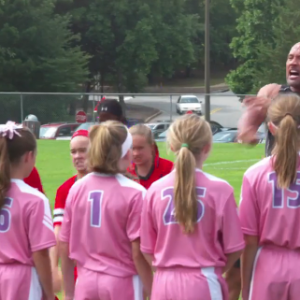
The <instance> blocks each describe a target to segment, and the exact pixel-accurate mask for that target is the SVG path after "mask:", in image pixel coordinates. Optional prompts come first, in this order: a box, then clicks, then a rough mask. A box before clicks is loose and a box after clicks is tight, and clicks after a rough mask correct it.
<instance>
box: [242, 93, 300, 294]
mask: <svg viewBox="0 0 300 300" xmlns="http://www.w3.org/2000/svg"><path fill="white" fill-rule="evenodd" d="M268 121H269V122H268V127H269V129H270V132H271V133H272V134H273V135H274V137H275V148H274V150H273V152H272V156H271V157H268V158H265V159H263V160H262V161H260V162H258V163H257V164H255V165H253V166H252V167H250V168H249V169H248V170H247V171H246V173H245V174H244V178H243V185H242V195H241V202H240V219H241V224H242V230H243V232H244V236H245V242H246V248H245V252H244V254H243V255H242V296H243V300H263V299H267V300H269V299H270V300H271V299H272V300H298V299H299V298H300V270H299V266H300V234H299V229H298V228H299V224H300V164H299V150H300V97H299V96H297V95H293V94H290V95H282V96H279V97H278V98H277V99H275V100H273V102H272V103H271V106H270V108H269V110H268Z"/></svg>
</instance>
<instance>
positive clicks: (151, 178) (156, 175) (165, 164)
mask: <svg viewBox="0 0 300 300" xmlns="http://www.w3.org/2000/svg"><path fill="white" fill-rule="evenodd" d="M173 166H174V164H173V162H171V161H169V160H167V159H164V158H161V157H159V153H158V148H157V146H156V151H155V157H154V163H153V166H152V168H151V170H150V172H149V174H148V175H147V176H146V177H141V176H138V174H137V172H136V165H135V164H134V163H132V164H131V166H130V167H129V168H128V170H127V171H128V172H129V173H130V174H131V175H133V176H135V177H138V178H139V183H140V184H141V185H142V186H143V187H144V188H145V189H148V188H149V187H150V186H151V184H152V183H153V182H155V181H156V180H158V179H160V178H162V177H164V176H166V175H168V174H169V173H170V172H171V171H172V169H173Z"/></svg>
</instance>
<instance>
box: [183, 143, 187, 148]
mask: <svg viewBox="0 0 300 300" xmlns="http://www.w3.org/2000/svg"><path fill="white" fill-rule="evenodd" d="M181 148H189V145H188V144H185V143H183V144H181Z"/></svg>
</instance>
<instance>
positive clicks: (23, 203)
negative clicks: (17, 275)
mask: <svg viewBox="0 0 300 300" xmlns="http://www.w3.org/2000/svg"><path fill="white" fill-rule="evenodd" d="M0 240H1V246H0V264H10V263H20V264H25V265H33V261H32V252H36V251H39V250H42V249H47V248H50V247H52V246H54V245H55V244H56V239H55V236H54V232H53V223H52V217H51V210H50V204H49V201H48V199H47V198H46V197H45V195H44V194H42V193H41V192H39V191H37V190H36V189H34V188H32V187H30V186H29V185H27V184H26V183H25V182H24V181H23V180H19V179H12V180H11V187H10V189H9V191H8V193H7V197H6V198H5V205H4V206H3V207H2V209H1V210H0Z"/></svg>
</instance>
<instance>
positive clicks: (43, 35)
mask: <svg viewBox="0 0 300 300" xmlns="http://www.w3.org/2000/svg"><path fill="white" fill-rule="evenodd" d="M69 22H70V19H69V17H68V16H67V15H66V16H59V15H54V1H52V0H26V1H23V0H14V1H5V2H4V3H3V4H2V5H0V47H1V49H3V50H2V51H1V52H0V78H1V80H0V91H20V92H72V91H78V90H79V87H80V84H81V83H82V82H84V81H85V80H86V78H87V76H88V69H87V64H88V59H89V57H88V56H87V55H85V54H84V53H83V52H82V51H81V49H80V48H79V47H78V46H73V44H74V41H75V40H76V39H78V37H77V36H74V35H73V34H72V32H71V31H70V30H69V28H68V27H69ZM0 100H1V107H2V109H1V114H2V116H0V119H1V121H5V120H3V119H4V118H5V119H6V118H7V117H9V116H8V114H7V112H8V111H9V113H10V114H11V115H12V117H14V116H15V115H16V114H17V115H19V110H20V104H19V101H17V100H16V99H15V100H14V101H17V104H15V105H13V102H14V101H12V100H11V97H9V98H5V96H1V99H0ZM69 104H70V101H69V100H68V101H64V100H63V99H61V97H56V98H51V99H45V100H44V101H43V97H32V98H29V97H27V98H26V99H24V109H25V114H27V113H35V114H37V116H38V117H39V118H40V119H41V120H42V121H50V120H52V121H54V119H56V120H57V119H59V118H60V117H61V116H62V115H66V114H67V107H68V105H69ZM6 107H7V109H6ZM2 112H3V113H2ZM4 112H5V113H4ZM16 112H18V113H16ZM17 121H19V118H18V120H17Z"/></svg>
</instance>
